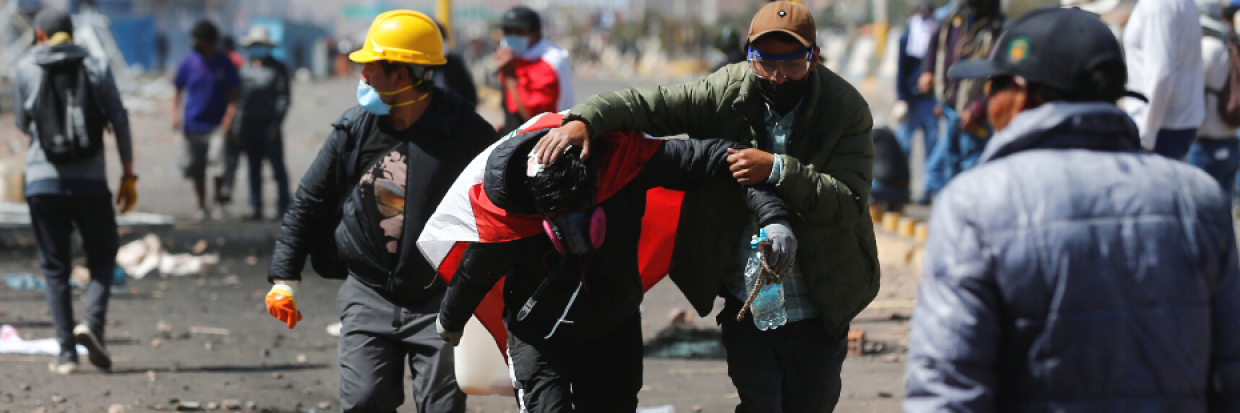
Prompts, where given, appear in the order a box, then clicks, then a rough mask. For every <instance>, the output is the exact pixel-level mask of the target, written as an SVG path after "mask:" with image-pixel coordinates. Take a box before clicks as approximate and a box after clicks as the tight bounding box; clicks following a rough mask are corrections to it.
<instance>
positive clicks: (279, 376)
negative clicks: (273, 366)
mask: <svg viewBox="0 0 1240 413" xmlns="http://www.w3.org/2000/svg"><path fill="white" fill-rule="evenodd" d="M271 378H273V379H276V380H280V379H282V378H284V375H283V374H280V372H278V371H277V372H275V373H271Z"/></svg>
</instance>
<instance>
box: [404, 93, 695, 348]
mask: <svg viewBox="0 0 1240 413" xmlns="http://www.w3.org/2000/svg"><path fill="white" fill-rule="evenodd" d="M563 117H564V115H563V114H558V113H544V114H541V115H538V116H535V117H534V118H532V119H530V120H529V121H528V122H526V123H525V124H524V125H522V126H521V127H520V128H517V130H516V131H514V132H513V133H510V134H508V135H507V136H505V137H504V138H502V139H500V140H499V142H496V143H495V144H494V145H491V146H490V147H489V148H487V149H486V150H485V151H483V152H482V153H480V154H478V156H477V157H476V158H474V160H473V161H472V162H470V163H469V165H468V166H466V167H465V171H464V172H462V173H461V176H460V177H459V178H457V180H456V182H454V183H453V184H452V187H451V188H450V189H448V193H447V195H445V196H444V199H443V201H442V202H440V204H439V207H438V208H436V209H435V213H434V214H432V215H431V218H430V220H428V221H427V222H426V227H425V228H424V229H423V230H422V234H421V235H420V236H418V241H417V246H418V250H419V251H421V252H422V255H423V256H424V257H426V259H427V261H430V263H431V266H433V267H435V269H436V271H438V272H439V276H440V277H442V278H443V279H444V281H445V282H451V281H452V276H453V275H454V274H455V273H456V269H457V267H458V266H459V265H460V263H461V256H462V255H464V253H465V248H466V247H468V246H469V243H471V242H506V241H513V240H518V239H521V238H525V237H530V236H545V235H543V234H544V232H543V228H542V220H543V218H542V216H539V215H535V214H514V213H509V212H507V211H505V210H503V209H501V208H499V207H496V206H495V204H493V203H492V202H491V200H490V199H488V198H487V196H486V192H485V191H483V190H482V180H483V176H484V172H485V171H486V166H487V159H488V158H490V156H491V152H492V151H494V150H495V148H496V147H497V146H499V145H500V144H501V143H503V142H504V141H506V140H508V139H511V138H512V137H514V136H517V135H520V134H523V133H526V132H530V131H536V130H540V129H550V128H555V127H558V126H560V121H561V119H563ZM600 139H603V140H605V141H607V142H608V145H607V151H606V153H604V154H602V155H598V156H601V158H600V161H599V188H598V202H599V203H601V202H602V201H603V200H605V199H607V198H609V197H611V196H612V195H614V194H615V193H616V192H618V191H619V190H620V189H621V188H623V187H624V186H625V185H627V184H628V183H629V182H630V181H631V180H632V179H633V178H634V177H635V176H636V175H637V173H638V172H640V171H641V168H642V166H643V165H645V163H646V161H647V160H649V159H650V157H651V156H652V155H653V154H654V152H655V151H656V150H657V149H658V148H659V146H660V145H662V143H663V141H661V140H656V139H653V138H650V137H649V136H646V135H644V134H641V133H635V132H634V133H613V134H608V135H606V136H603V137H601V138H600ZM683 196H684V194H683V193H682V192H680V191H674V190H670V189H663V188H655V189H651V190H650V191H649V192H647V194H646V214H645V216H644V217H643V218H642V232H641V237H640V240H639V242H638V253H637V255H638V256H637V260H638V269H639V270H640V272H641V277H642V284H643V286H644V287H645V289H646V290H649V289H650V287H652V286H654V284H655V283H657V282H659V280H662V279H663V278H664V277H665V276H667V271H668V268H669V266H670V265H671V260H672V248H673V244H674V242H675V239H676V228H677V225H678V224H679V221H680V204H681V199H682V198H683ZM503 291H504V280H503V279H501V280H500V281H499V282H498V283H496V284H495V287H494V288H492V289H491V291H490V292H489V293H487V295H486V298H484V299H483V300H482V303H481V304H479V305H478V308H477V309H475V310H474V316H475V317H477V318H478V321H480V322H481V323H482V325H483V326H484V327H486V329H487V331H489V332H490V333H491V336H492V338H494V339H495V344H496V346H498V350H499V351H500V353H501V354H506V351H505V349H506V348H507V343H508V332H507V331H506V330H505V329H504V322H503V314H504V295H503ZM505 359H506V356H505Z"/></svg>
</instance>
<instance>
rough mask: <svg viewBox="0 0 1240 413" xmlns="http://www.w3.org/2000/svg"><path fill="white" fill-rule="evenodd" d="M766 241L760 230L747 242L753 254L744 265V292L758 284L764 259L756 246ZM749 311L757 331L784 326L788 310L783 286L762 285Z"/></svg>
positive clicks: (763, 232) (749, 290) (764, 232)
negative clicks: (785, 305)
mask: <svg viewBox="0 0 1240 413" xmlns="http://www.w3.org/2000/svg"><path fill="white" fill-rule="evenodd" d="M766 239H767V238H766V230H762V231H761V232H759V235H757V236H754V237H753V238H752V239H751V240H750V241H749V247H750V249H752V251H753V253H752V254H751V255H750V256H749V262H748V263H746V264H745V291H746V292H751V291H753V286H754V283H757V282H758V276H759V274H761V272H762V259H763V258H764V257H763V256H762V250H761V249H759V248H758V245H759V244H760V243H761V242H763V241H766ZM749 311H750V312H751V313H753V323H754V325H756V326H757V327H758V330H762V331H766V330H770V329H773V328H777V327H779V326H782V325H784V324H786V323H787V322H788V310H787V308H785V307H784V285H783V284H769V283H768V284H763V285H762V288H761V289H760V290H758V296H757V297H755V298H754V300H753V303H752V304H750V305H749Z"/></svg>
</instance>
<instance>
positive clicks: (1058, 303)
mask: <svg viewBox="0 0 1240 413" xmlns="http://www.w3.org/2000/svg"><path fill="white" fill-rule="evenodd" d="M979 162H980V163H979V165H978V166H977V167H976V168H974V169H973V170H971V171H969V172H967V173H964V174H962V175H960V176H959V177H958V178H956V179H955V180H953V181H952V182H951V184H950V185H948V187H947V188H946V189H945V190H944V191H943V192H942V195H941V196H940V197H939V201H938V202H937V203H936V205H935V208H934V213H933V217H932V218H931V221H930V239H929V240H928V241H927V243H926V251H925V257H926V260H925V263H924V266H923V268H924V269H923V271H924V273H923V275H922V279H921V285H920V292H919V295H918V302H917V307H916V310H915V312H914V313H913V327H912V332H911V334H910V338H909V346H910V347H909V354H908V357H909V359H908V360H909V361H908V366H907V396H906V399H905V402H904V408H905V410H906V411H908V412H948V411H950V412H1207V411H1209V412H1237V411H1240V279H1238V277H1240V270H1238V269H1237V261H1236V260H1237V250H1236V238H1235V234H1234V231H1233V229H1232V219H1231V214H1230V210H1231V205H1230V204H1231V203H1230V200H1229V199H1227V197H1225V196H1224V195H1223V193H1222V191H1221V189H1220V188H1219V186H1218V183H1217V182H1215V181H1214V180H1213V179H1211V178H1210V177H1209V176H1208V175H1206V174H1205V173H1204V172H1202V171H1200V170H1198V169H1196V168H1193V167H1191V166H1189V165H1187V164H1184V163H1181V162H1176V161H1173V160H1170V159H1167V158H1163V157H1161V156H1159V155H1156V154H1153V153H1147V152H1144V151H1141V150H1140V146H1139V144H1138V134H1137V127H1136V125H1135V124H1134V123H1133V122H1132V120H1131V119H1130V118H1129V117H1128V116H1127V115H1126V114H1124V113H1123V112H1121V111H1120V110H1119V109H1118V108H1116V107H1115V106H1114V105H1108V104H1100V103H1093V104H1089V103H1052V104H1047V105H1044V106H1042V107H1039V108H1037V109H1033V110H1030V111H1026V112H1024V113H1022V114H1020V115H1018V116H1017V117H1016V118H1015V119H1014V120H1013V121H1012V123H1011V125H1010V126H1009V127H1008V128H1006V129H1004V130H1003V131H1002V132H1000V133H999V134H997V135H995V136H994V137H993V138H992V141H991V142H990V145H989V147H988V148H986V151H985V152H984V153H983V154H982V158H981V160H980V161H979Z"/></svg>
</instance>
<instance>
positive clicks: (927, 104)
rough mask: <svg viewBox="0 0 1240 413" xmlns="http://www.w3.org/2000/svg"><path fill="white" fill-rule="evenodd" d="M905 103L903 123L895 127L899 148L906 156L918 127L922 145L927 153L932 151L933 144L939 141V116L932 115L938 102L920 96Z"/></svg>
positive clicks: (911, 148) (911, 149)
mask: <svg viewBox="0 0 1240 413" xmlns="http://www.w3.org/2000/svg"><path fill="white" fill-rule="evenodd" d="M906 103H908V115H907V116H905V118H904V123H902V124H900V127H898V128H896V141H897V142H900V149H901V150H903V151H904V156H906V157H907V156H909V153H910V152H912V151H913V134H914V133H916V132H917V130H918V129H920V130H921V132H922V143H923V144H924V145H922V146H923V147H924V148H925V149H926V154H927V155H929V154H930V152H933V149H934V144H935V143H937V142H938V141H939V118H938V117H936V116H934V106H935V105H938V102H937V101H935V100H934V99H933V98H921V99H916V100H910V101H907V102H906Z"/></svg>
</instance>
